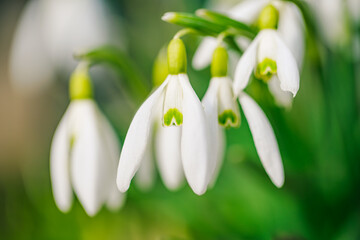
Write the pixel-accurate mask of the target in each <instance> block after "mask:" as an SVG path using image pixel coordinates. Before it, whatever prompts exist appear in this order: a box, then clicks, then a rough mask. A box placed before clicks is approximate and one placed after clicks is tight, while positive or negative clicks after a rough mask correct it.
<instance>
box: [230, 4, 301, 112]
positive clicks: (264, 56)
mask: <svg viewBox="0 0 360 240" xmlns="http://www.w3.org/2000/svg"><path fill="white" fill-rule="evenodd" d="M263 13H265V14H266V15H268V16H271V17H270V18H269V17H268V16H265V15H264V16H265V17H264V19H266V21H262V20H261V19H262V18H260V19H259V25H260V26H261V29H262V30H261V31H260V32H259V33H258V35H257V36H256V38H255V39H254V40H253V42H252V43H251V44H250V46H249V47H248V48H247V49H246V51H245V52H244V54H243V55H242V57H241V58H240V60H239V62H238V64H237V67H236V70H235V80H234V92H235V94H239V93H240V92H242V91H243V90H244V89H245V87H246V86H247V85H248V82H249V80H250V75H251V73H252V72H253V71H254V73H255V76H256V77H257V78H258V79H261V80H263V81H264V82H266V83H268V84H269V90H270V92H271V93H272V94H273V95H274V97H275V101H276V102H277V103H278V104H281V105H283V106H287V107H289V106H291V103H292V98H293V97H295V96H296V93H297V91H298V90H299V84H300V83H299V81H300V79H299V78H300V77H299V70H298V65H297V63H296V60H295V58H294V56H293V54H292V53H291V51H290V49H289V48H288V47H287V45H286V44H285V42H284V41H283V39H282V38H281V37H280V35H279V33H278V32H277V31H276V30H275V29H274V28H275V27H276V25H277V22H278V13H277V10H276V9H275V8H274V7H273V6H272V5H269V6H267V7H266V8H264V9H263Z"/></svg>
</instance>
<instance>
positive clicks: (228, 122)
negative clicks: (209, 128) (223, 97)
mask: <svg viewBox="0 0 360 240" xmlns="http://www.w3.org/2000/svg"><path fill="white" fill-rule="evenodd" d="M218 121H219V124H220V125H221V126H224V127H226V128H230V127H238V126H239V125H240V118H239V117H238V116H237V115H236V114H235V113H234V111H233V110H231V109H229V110H225V111H223V112H222V113H221V114H220V115H219V116H218Z"/></svg>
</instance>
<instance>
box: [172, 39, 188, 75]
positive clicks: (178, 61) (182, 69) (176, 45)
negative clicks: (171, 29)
mask: <svg viewBox="0 0 360 240" xmlns="http://www.w3.org/2000/svg"><path fill="white" fill-rule="evenodd" d="M168 69H169V74H173V75H176V74H180V73H186V49H185V45H184V43H183V41H182V40H181V39H180V38H174V39H172V40H171V41H170V43H169V46H168Z"/></svg>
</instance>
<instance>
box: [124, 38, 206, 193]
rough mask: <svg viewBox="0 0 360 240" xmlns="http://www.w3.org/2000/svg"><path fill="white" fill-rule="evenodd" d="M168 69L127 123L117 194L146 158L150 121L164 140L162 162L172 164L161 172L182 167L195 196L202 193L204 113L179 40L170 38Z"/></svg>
mask: <svg viewBox="0 0 360 240" xmlns="http://www.w3.org/2000/svg"><path fill="white" fill-rule="evenodd" d="M168 69H169V75H168V77H167V78H166V80H165V81H164V82H163V83H162V84H161V85H160V86H159V87H158V88H157V89H156V90H155V91H154V92H153V93H152V94H151V95H150V97H149V98H148V99H147V100H146V101H145V102H144V103H143V104H142V105H141V107H140V108H139V110H138V111H137V113H136V114H135V116H134V118H133V121H132V122H131V124H130V127H129V130H128V133H127V136H126V138H125V142H124V146H123V149H122V152H121V155H120V162H119V167H118V175H117V186H118V188H119V190H120V191H121V192H125V191H126V190H127V189H128V188H129V186H130V182H131V179H132V178H133V176H134V175H135V173H136V172H137V171H138V169H139V167H140V166H141V165H142V162H143V161H144V157H146V151H147V149H148V147H149V144H150V143H151V139H150V136H151V132H152V129H153V127H154V126H155V123H154V119H161V122H162V124H161V126H159V128H160V129H159V131H160V132H161V133H160V134H163V137H162V139H165V140H164V141H161V143H160V144H158V147H160V148H163V149H164V151H163V153H164V156H163V159H164V160H165V159H166V160H167V161H172V162H175V163H176V164H175V165H173V166H172V168H168V169H165V170H164V171H168V172H179V168H180V167H181V165H182V168H183V172H184V174H185V177H186V179H187V181H188V183H189V185H190V187H191V188H192V190H193V191H194V192H195V193H196V194H199V195H200V194H203V193H204V192H205V191H206V187H207V182H206V180H207V174H208V166H207V159H208V145H207V135H206V122H205V113H204V110H203V107H202V105H201V103H200V100H199V99H198V97H197V96H196V94H195V92H194V90H193V89H192V87H191V85H190V82H189V79H188V76H187V74H186V51H185V46H184V44H183V42H182V41H181V40H180V39H179V38H174V39H173V40H171V42H170V44H169V47H168ZM158 109H160V110H158ZM171 148H173V149H171ZM177 159H181V164H177V162H178V161H177ZM160 167H161V166H160ZM169 175H171V174H169ZM164 180H166V179H164Z"/></svg>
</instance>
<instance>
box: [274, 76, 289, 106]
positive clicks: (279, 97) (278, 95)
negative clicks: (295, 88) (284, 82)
mask: <svg viewBox="0 0 360 240" xmlns="http://www.w3.org/2000/svg"><path fill="white" fill-rule="evenodd" d="M268 87H269V91H270V92H271V94H272V95H273V96H274V98H275V103H276V104H277V105H279V106H283V107H285V108H291V105H292V101H293V97H292V94H291V92H285V91H283V90H282V89H281V88H280V81H279V79H278V77H277V76H276V75H273V76H272V77H271V79H270V81H269V83H268Z"/></svg>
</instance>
